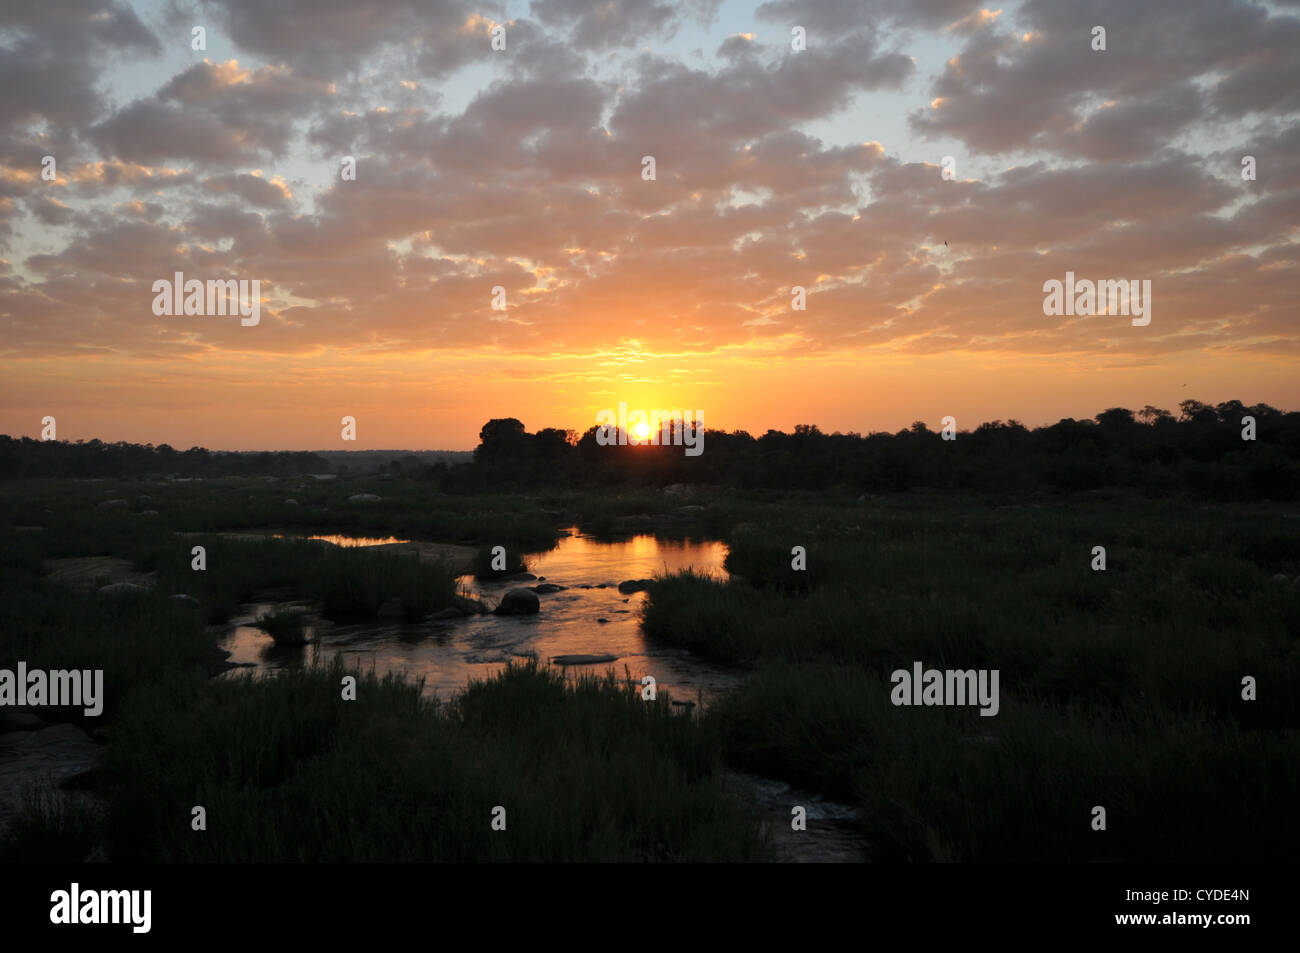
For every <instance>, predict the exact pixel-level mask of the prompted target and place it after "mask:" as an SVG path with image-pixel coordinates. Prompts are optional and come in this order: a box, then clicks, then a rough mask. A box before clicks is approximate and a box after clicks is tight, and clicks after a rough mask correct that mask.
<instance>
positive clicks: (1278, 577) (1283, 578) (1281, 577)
mask: <svg viewBox="0 0 1300 953" xmlns="http://www.w3.org/2000/svg"><path fill="white" fill-rule="evenodd" d="M1273 581H1274V582H1280V583H1284V584H1285V583H1288V582H1290V581H1291V580H1290V579H1288V578H1287V575H1286V573H1284V572H1280V573H1277V574H1275V575H1274V576H1273Z"/></svg>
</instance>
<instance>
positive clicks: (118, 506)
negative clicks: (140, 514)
mask: <svg viewBox="0 0 1300 953" xmlns="http://www.w3.org/2000/svg"><path fill="white" fill-rule="evenodd" d="M126 507H127V502H126V500H105V501H104V502H103V503H100V504H99V505H98V506H97V507H95V509H97V510H124V509H126Z"/></svg>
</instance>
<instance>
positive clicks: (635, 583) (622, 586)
mask: <svg viewBox="0 0 1300 953" xmlns="http://www.w3.org/2000/svg"><path fill="white" fill-rule="evenodd" d="M653 581H654V580H652V579H624V580H623V581H622V582H620V583H619V584H618V591H619V592H621V593H623V595H628V594H630V593H633V592H645V591H646V590H647V589H649V588H650V583H651V582H653Z"/></svg>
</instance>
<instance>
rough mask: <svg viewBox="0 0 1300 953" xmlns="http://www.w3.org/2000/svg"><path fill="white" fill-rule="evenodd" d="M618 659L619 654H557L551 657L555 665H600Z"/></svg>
mask: <svg viewBox="0 0 1300 953" xmlns="http://www.w3.org/2000/svg"><path fill="white" fill-rule="evenodd" d="M617 661H618V656H617V655H557V656H555V657H554V658H552V659H551V662H552V663H554V664H555V665H599V664H600V663H601V662H617Z"/></svg>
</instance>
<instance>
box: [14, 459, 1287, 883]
mask: <svg viewBox="0 0 1300 953" xmlns="http://www.w3.org/2000/svg"><path fill="white" fill-rule="evenodd" d="M362 492H371V493H375V494H377V495H379V496H381V497H382V498H383V499H381V500H380V501H379V502H377V503H369V504H360V503H358V504H352V503H349V501H348V497H349V496H351V495H353V494H356V493H362ZM146 496H147V497H149V498H148V499H144V497H146ZM287 497H293V498H294V499H296V500H297V501H298V502H297V504H296V505H290V504H286V503H284V502H283V501H284V500H285V499H286V498H287ZM108 498H122V499H127V500H128V501H129V502H130V504H131V506H130V508H129V509H128V510H126V511H122V510H98V509H96V506H95V505H96V504H97V503H98V502H99V501H100V500H103V499H108ZM999 502H1001V503H1003V504H1004V505H1003V506H1001V507H1000V506H998V503H999ZM1011 502H1012V501H999V500H996V499H990V498H977V497H964V498H954V497H951V496H944V495H933V496H927V495H898V496H888V497H880V498H877V499H872V500H858V499H857V498H856V497H853V496H850V495H844V496H835V495H833V494H823V495H818V496H809V495H788V496H782V495H777V494H756V493H750V494H739V493H732V492H710V491H707V490H701V491H699V492H697V493H696V494H695V495H694V496H692V497H691V499H690V503H691V504H693V505H703V506H704V509H703V510H702V511H698V512H696V511H692V512H691V513H690V514H689V515H683V514H681V513H679V512H678V508H679V505H680V504H681V503H682V500H680V499H672V498H668V497H666V496H664V495H663V494H657V493H648V492H636V493H610V494H608V495H604V496H601V495H588V496H585V497H583V496H579V495H578V494H576V493H570V492H560V491H557V492H539V493H537V494H527V495H524V494H514V495H509V494H484V495H481V496H472V497H456V498H454V499H453V498H446V497H439V496H437V495H432V496H431V495H430V494H429V492H428V490H427V488H425V487H421V485H419V484H417V483H414V482H403V481H397V480H394V481H384V480H380V479H373V480H352V481H336V482H335V483H323V484H319V485H314V484H311V483H306V484H303V483H301V482H299V481H280V482H263V481H254V480H245V481H238V480H228V481H206V482H204V483H202V484H180V485H171V484H146V483H134V484H132V483H112V482H104V483H97V482H92V481H61V482H60V483H58V484H35V483H5V484H0V665H6V664H8V665H12V664H13V662H14V661H15V660H17V659H23V660H25V661H27V662H28V664H29V666H32V667H39V668H66V667H76V668H103V669H104V671H105V699H106V701H105V704H106V710H105V715H104V716H103V718H101V719H95V720H94V724H95V725H103V724H106V723H107V724H110V725H111V728H112V731H111V742H110V744H109V746H108V749H107V757H106V761H105V765H104V768H103V770H102V771H101V772H99V774H98V775H97V776H96V781H95V793H97V794H98V795H99V797H100V798H102V799H103V801H104V802H105V803H106V804H107V805H108V809H107V815H106V816H105V817H104V818H103V819H96V820H95V821H94V822H93V823H94V824H95V825H97V826H96V827H95V835H96V837H98V838H100V839H102V840H103V841H104V842H105V844H106V845H107V848H108V851H109V856H110V857H112V858H113V859H115V860H119V859H120V860H145V861H165V860H342V859H348V860H399V859H400V860H694V859H713V860H745V859H763V858H766V857H768V856H770V854H769V852H768V850H767V845H766V844H765V842H764V840H763V838H762V836H761V835H760V833H759V831H758V828H757V826H756V824H755V823H754V820H753V818H752V817H751V816H750V815H749V813H748V811H747V810H746V809H745V808H744V806H743V805H740V804H738V803H737V802H736V801H735V800H734V798H732V796H731V795H730V794H728V792H727V791H726V790H725V789H724V788H723V787H722V782H721V781H720V777H721V771H720V768H721V767H722V765H723V763H724V762H730V763H731V764H733V765H735V766H737V767H742V768H745V769H747V770H749V771H752V772H755V773H757V774H760V775H765V776H769V777H778V778H782V779H785V780H787V781H790V782H792V783H797V784H800V785H802V786H805V787H810V788H812V789H814V790H816V791H819V792H821V793H823V794H825V795H827V796H830V797H834V798H837V799H841V800H846V801H850V802H853V803H855V804H856V805H857V806H858V807H859V808H860V814H861V816H862V818H863V824H864V826H865V828H866V831H865V833H866V836H867V839H868V842H869V843H870V844H871V847H872V851H873V854H874V856H875V857H877V858H878V859H882V860H911V861H924V860H959V861H966V860H973V861H990V860H991V861H1003V860H1071V861H1097V860H1143V861H1159V860H1175V861H1223V860H1234V859H1235V860H1250V861H1258V860H1270V859H1271V860H1287V859H1289V858H1290V857H1291V856H1292V855H1293V854H1294V852H1295V850H1296V849H1297V847H1300V820H1297V819H1296V817H1295V814H1294V811H1293V810H1292V808H1291V805H1293V804H1294V803H1295V802H1296V800H1297V796H1298V795H1300V767H1298V762H1297V759H1296V758H1295V757H1294V752H1295V751H1296V750H1298V749H1300V589H1297V588H1296V587H1293V586H1289V585H1287V586H1283V585H1280V584H1278V583H1275V582H1273V580H1272V576H1273V575H1274V574H1275V573H1284V574H1287V575H1288V576H1291V577H1294V576H1295V575H1297V574H1300V533H1296V532H1295V527H1296V525H1297V524H1296V523H1295V522H1294V517H1295V516H1296V515H1297V513H1296V511H1295V508H1294V506H1291V507H1288V506H1285V505H1280V504H1267V503H1234V504H1225V505H1216V506H1214V507H1201V506H1200V505H1199V504H1195V503H1189V502H1186V501H1179V500H1167V501H1148V502H1140V501H1135V500H1133V499H1132V498H1131V496H1129V495H1126V494H1118V495H1113V496H1112V497H1109V498H1105V499H1103V498H1100V497H1098V498H1096V499H1092V500H1073V501H1069V502H1064V501H1056V502H1053V501H1046V502H1043V503H1042V504H1041V505H1037V506H1025V505H1014V506H1009V505H1006V504H1010V503H1011ZM143 509H156V510H158V511H159V514H160V515H159V516H157V517H144V516H142V515H140V512H139V511H140V510H143ZM47 511H48V512H47ZM643 514H648V515H649V516H651V517H653V518H654V520H656V521H662V523H661V524H660V523H656V528H658V526H659V525H662V526H664V527H667V529H668V531H670V532H673V533H683V534H688V535H690V534H693V535H697V536H704V537H707V536H709V535H713V536H715V537H720V538H725V539H726V540H727V541H728V543H729V550H730V552H729V556H728V559H727V568H728V569H729V570H730V571H731V572H732V573H733V574H735V578H734V579H733V580H732V581H730V582H725V583H719V582H717V581H714V580H712V579H710V578H707V577H703V576H696V575H692V574H690V573H686V574H681V575H676V576H670V577H667V578H662V579H659V580H656V581H655V582H654V583H653V584H652V585H651V588H650V592H649V598H648V600H647V601H646V604H645V609H644V627H645V630H646V633H647V635H648V636H649V637H650V638H653V639H658V640H663V641H665V642H669V643H672V644H674V645H678V646H682V647H685V648H689V649H691V650H693V651H695V652H699V653H701V654H705V655H708V656H711V657H714V658H717V659H720V660H726V661H730V662H738V663H741V664H743V665H745V666H748V668H749V669H750V671H749V674H748V676H747V678H746V679H745V680H744V682H743V683H742V685H741V686H740V687H739V688H738V689H736V690H735V691H733V692H732V693H731V694H729V695H727V696H725V697H723V698H722V699H720V700H719V701H717V702H715V703H714V704H713V705H712V706H711V707H710V709H709V710H708V711H707V712H704V713H701V712H699V711H698V710H697V712H695V713H694V714H692V715H689V716H683V715H674V714H672V710H671V709H670V708H669V707H668V700H667V699H666V698H665V697H663V696H661V697H660V699H659V700H658V701H656V702H655V703H653V704H647V703H645V702H642V701H641V700H640V697H639V695H638V694H637V693H636V692H635V691H633V690H631V689H630V688H629V686H627V685H624V684H621V683H620V682H619V681H617V680H616V679H614V677H613V676H612V675H611V676H608V677H606V678H604V679H590V678H588V679H581V680H578V681H566V680H565V679H564V678H563V677H562V676H560V675H558V674H557V673H555V672H553V671H550V670H548V669H546V668H545V667H542V666H538V665H536V664H535V663H528V664H521V665H512V666H511V667H510V668H509V669H507V670H506V672H504V673H503V674H502V675H501V676H499V677H498V678H496V679H492V680H489V681H487V682H484V683H478V684H474V685H472V686H470V687H469V688H468V689H467V690H466V691H465V692H464V693H462V694H461V695H459V696H457V697H456V698H453V699H448V700H446V701H443V702H441V703H437V704H435V703H431V702H429V701H426V700H423V699H422V697H421V694H420V686H418V685H414V684H410V683H406V682H402V681H400V680H395V679H376V678H374V677H373V676H365V675H362V676H361V677H360V678H359V684H358V693H357V699H356V701H354V702H353V701H343V699H342V697H341V692H340V684H341V680H342V678H343V677H344V675H345V674H348V673H345V672H344V671H343V670H342V669H341V668H340V667H339V666H338V665H337V664H334V665H333V666H332V667H331V666H323V667H320V668H313V669H309V670H293V671H286V672H283V673H282V674H280V675H278V676H277V677H275V678H269V679H253V678H248V677H240V678H227V679H221V680H212V679H210V678H209V675H210V674H211V673H212V672H213V671H214V670H215V668H216V666H215V664H214V663H215V654H216V653H215V650H214V646H213V636H212V635H211V634H209V633H207V632H206V631H205V630H204V627H203V624H202V623H203V622H204V621H221V620H222V619H223V618H229V617H230V616H231V615H232V614H233V613H234V612H235V611H236V610H237V609H238V608H239V607H240V605H241V604H244V603H248V602H251V601H256V600H257V599H259V598H262V597H268V598H273V600H274V601H286V600H288V599H307V600H311V601H312V602H313V603H314V608H315V609H317V610H318V611H319V612H320V614H321V615H324V616H327V617H331V618H343V619H351V618H362V619H364V618H374V617H375V615H376V614H377V613H378V612H379V609H380V607H381V606H383V605H385V603H390V602H391V601H392V600H394V599H396V600H398V601H399V603H400V605H401V606H402V611H403V614H404V615H405V616H407V617H408V618H418V617H420V616H421V615H423V614H425V613H428V612H430V611H434V610H436V609H439V608H443V607H446V606H450V605H452V604H453V603H454V600H455V598H456V580H455V578H454V576H453V574H452V572H451V571H450V569H449V568H448V567H447V566H445V565H443V564H438V563H422V562H419V561H417V560H415V559H413V558H410V557H408V556H403V555H393V554H387V553H382V552H375V551H368V550H365V549H342V548H338V547H331V546H328V545H325V544H322V543H318V542H311V541H306V540H290V539H283V540H276V539H269V538H268V539H257V540H244V539H232V538H228V537H223V536H219V535H216V533H217V531H220V530H230V529H277V530H281V531H291V532H307V531H313V532H332V533H355V534H358V535H375V536H379V535H393V536H399V537H414V538H422V539H438V540H444V541H458V542H467V543H471V544H473V545H475V546H477V547H480V548H481V549H482V551H486V552H490V547H491V546H493V545H498V540H500V541H503V542H501V543H500V545H506V546H507V549H508V551H511V552H513V553H514V554H515V555H518V554H521V553H522V552H526V551H532V550H534V549H544V548H545V547H546V546H549V545H552V544H553V543H554V542H555V539H556V534H557V532H558V531H559V530H560V529H561V528H563V527H564V526H568V525H574V524H575V523H576V524H578V525H581V526H583V527H584V528H585V529H587V530H589V531H591V530H596V531H603V532H608V533H610V534H615V533H618V532H621V531H625V530H626V529H627V528H628V527H629V526H633V527H635V526H637V525H641V524H643V523H644V522H645V521H644V520H641V519H639V518H640V517H641V516H642V515H643ZM33 525H39V526H41V527H43V528H42V529H40V530H37V531H29V530H19V529H16V527H18V526H33ZM178 532H185V533H194V534H197V535H192V536H183V537H182V536H177V535H176V533H178ZM1098 545H1101V546H1105V547H1106V554H1107V569H1106V570H1105V571H1104V572H1094V571H1093V570H1092V569H1091V568H1090V564H1091V561H1092V550H1093V547H1095V546H1098ZM194 546H203V547H205V550H206V560H207V563H206V569H204V570H202V571H197V570H195V569H194V568H193V567H192V561H193V558H194V557H193V553H192V549H193V547H194ZM796 546H801V547H804V549H805V551H806V558H807V570H806V571H800V570H795V569H793V568H792V566H791V560H792V558H793V556H792V549H793V548H794V547H796ZM86 555H105V556H117V557H121V558H124V559H127V560H129V561H130V562H131V564H132V565H133V566H134V567H135V568H136V569H137V570H140V571H145V572H153V573H155V574H156V586H155V588H154V589H153V591H151V592H147V593H141V594H137V595H132V596H126V597H123V598H119V599H105V598H99V597H96V596H94V595H92V594H83V593H77V592H74V591H71V590H68V589H65V588H63V587H61V586H57V585H55V584H54V583H52V582H51V581H49V580H47V579H46V578H45V572H46V561H47V560H49V559H54V558H60V557H64V556H86ZM480 558H481V557H480ZM489 566H490V564H489ZM173 593H188V594H190V595H192V596H194V597H195V598H197V599H198V600H199V601H200V603H201V605H202V606H203V607H204V610H205V611H204V613H203V614H200V613H196V612H194V611H193V609H192V607H189V606H187V605H185V604H182V603H178V602H176V601H173V600H171V599H170V598H169V596H170V595H172V594H173ZM265 621H266V622H267V623H268V624H269V626H270V629H268V631H270V630H271V629H278V630H282V631H283V632H285V633H289V634H290V637H292V634H293V633H294V632H295V631H299V630H300V629H301V625H302V621H303V620H302V619H301V618H296V619H295V618H292V617H291V614H290V615H286V616H285V617H284V618H280V617H279V616H276V617H274V618H272V619H269V620H265ZM272 635H273V636H274V635H275V632H274V631H273V632H272ZM916 660H920V661H922V662H923V663H924V664H925V665H926V666H927V667H937V668H996V669H998V670H999V672H1000V676H1001V682H1000V685H1001V710H1000V712H999V714H998V715H997V716H996V717H993V718H982V717H980V716H979V715H978V713H977V711H975V710H974V709H973V708H923V707H922V708H912V707H895V706H894V705H892V704H891V703H890V700H889V692H890V687H891V686H890V681H889V676H890V673H891V672H892V671H893V670H895V669H899V668H904V669H906V668H910V666H911V664H912V662H913V661H916ZM351 674H357V673H351ZM1246 676H1251V677H1253V678H1255V679H1256V680H1257V682H1258V700H1257V701H1245V700H1243V699H1242V697H1241V695H1242V689H1241V683H1242V679H1243V678H1244V677H1246ZM57 717H64V718H66V719H68V720H71V721H82V722H84V721H85V719H84V717H83V716H82V715H81V714H80V709H75V710H74V709H68V710H65V711H62V712H59V713H58V714H57ZM91 726H92V725H87V727H91ZM199 804H201V805H203V806H204V807H205V808H206V809H207V814H208V830H207V831H205V832H202V833H200V832H194V831H192V830H191V829H190V826H189V819H190V810H191V808H192V807H193V806H195V805H199ZM70 805H71V802H68V803H66V804H54V803H52V802H51V803H46V804H44V805H40V804H36V803H35V802H33V803H32V804H31V805H29V807H28V808H27V809H25V813H24V814H23V820H22V822H21V823H20V824H19V825H17V827H15V828H14V829H13V830H12V831H11V833H12V834H13V837H12V838H11V840H10V842H9V845H8V847H7V848H6V850H7V851H8V853H7V855H6V856H8V857H10V858H14V857H32V856H34V855H36V854H37V853H39V852H40V851H42V850H45V849H46V848H43V847H42V846H41V845H42V844H46V845H52V846H50V847H49V851H50V852H51V853H52V854H55V855H59V856H63V855H66V856H69V857H72V856H74V855H76V854H77V853H78V852H79V851H82V848H83V847H84V846H85V838H86V835H84V833H78V832H80V831H83V829H84V827H85V826H87V825H90V824H91V821H90V820H89V819H87V818H83V817H79V816H78V815H76V814H75V812H73V813H69V811H73V808H72V807H71V806H70ZM497 805H501V806H504V807H506V809H507V816H508V827H507V831H505V832H494V831H492V830H491V827H490V823H489V822H490V818H491V811H492V808H493V807H494V806H497ZM1097 805H1101V806H1104V807H1105V808H1106V810H1107V817H1108V827H1107V830H1106V831H1105V832H1104V833H1103V832H1096V831H1093V830H1092V829H1091V826H1090V822H1091V819H1092V809H1093V807H1095V806H1097ZM60 845H62V846H60ZM83 853H84V852H83Z"/></svg>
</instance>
